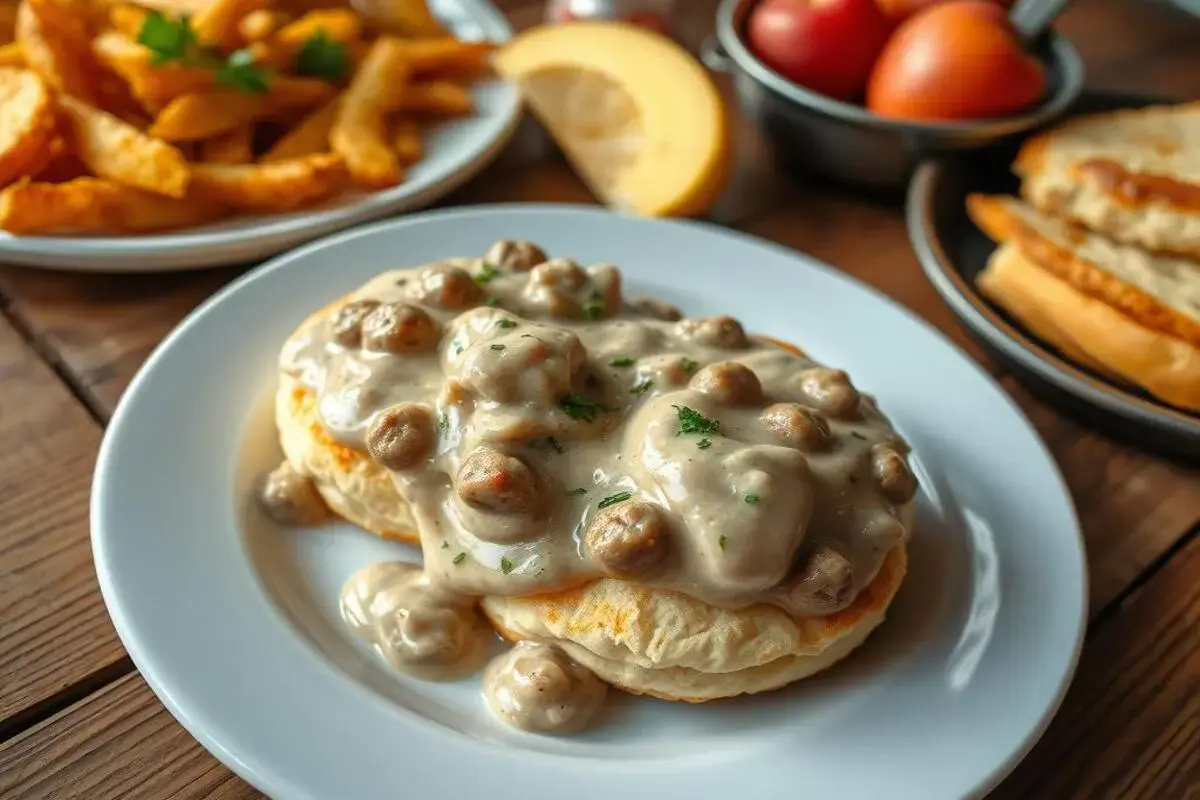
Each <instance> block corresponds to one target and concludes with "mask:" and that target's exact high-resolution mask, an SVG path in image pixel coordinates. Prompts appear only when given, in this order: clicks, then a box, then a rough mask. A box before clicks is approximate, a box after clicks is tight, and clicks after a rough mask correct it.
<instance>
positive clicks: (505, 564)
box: [500, 556, 513, 575]
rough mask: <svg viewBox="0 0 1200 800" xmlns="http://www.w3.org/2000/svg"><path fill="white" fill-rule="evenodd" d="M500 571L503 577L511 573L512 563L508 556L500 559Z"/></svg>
mask: <svg viewBox="0 0 1200 800" xmlns="http://www.w3.org/2000/svg"><path fill="white" fill-rule="evenodd" d="M500 571H501V572H503V573H504V574H505V575H507V574H508V573H510V572H512V571H513V562H512V560H511V559H510V558H509V557H508V556H501V557H500Z"/></svg>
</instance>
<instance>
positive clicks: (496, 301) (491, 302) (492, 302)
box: [483, 297, 500, 308]
mask: <svg viewBox="0 0 1200 800" xmlns="http://www.w3.org/2000/svg"><path fill="white" fill-rule="evenodd" d="M483 304H484V305H485V306H488V307H489V308H495V307H496V306H498V305H500V298H499V297H489V298H488V299H487V300H484V301H483Z"/></svg>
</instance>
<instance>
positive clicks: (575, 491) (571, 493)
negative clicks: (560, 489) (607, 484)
mask: <svg viewBox="0 0 1200 800" xmlns="http://www.w3.org/2000/svg"><path fill="white" fill-rule="evenodd" d="M581 494H587V489H585V488H583V487H582V486H580V487H579V488H578V489H572V490H571V491H569V492H567V497H578V496H579V495H581Z"/></svg>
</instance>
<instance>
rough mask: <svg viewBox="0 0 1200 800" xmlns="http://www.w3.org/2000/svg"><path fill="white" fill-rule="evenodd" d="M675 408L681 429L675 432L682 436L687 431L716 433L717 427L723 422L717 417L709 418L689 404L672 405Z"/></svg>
mask: <svg viewBox="0 0 1200 800" xmlns="http://www.w3.org/2000/svg"><path fill="white" fill-rule="evenodd" d="M671 408H673V409H675V413H676V414H677V415H678V416H679V430H677V431H676V432H675V435H676V436H682V435H683V434H685V433H716V432H717V428H719V427H721V423H720V422H719V421H717V420H715V419H709V418H708V417H706V416H704V415H703V414H701V413H700V412H699V411H697V410H696V409H694V408H688V407H687V406H671Z"/></svg>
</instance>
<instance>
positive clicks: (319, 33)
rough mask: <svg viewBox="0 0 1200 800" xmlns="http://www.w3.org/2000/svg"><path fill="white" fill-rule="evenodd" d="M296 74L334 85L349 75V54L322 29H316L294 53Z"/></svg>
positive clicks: (342, 45) (343, 46)
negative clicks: (321, 79)
mask: <svg viewBox="0 0 1200 800" xmlns="http://www.w3.org/2000/svg"><path fill="white" fill-rule="evenodd" d="M296 74H297V75H306V76H309V77H313V78H324V79H325V80H327V81H332V82H335V83H336V82H337V81H340V80H341V79H342V78H345V77H346V76H347V75H349V74H350V52H349V50H348V49H347V48H346V45H344V44H342V43H341V42H339V41H336V40H334V39H331V38H330V37H329V34H328V33H326V31H325V29H324V28H317V30H316V33H314V34H313V35H312V36H310V37H308V40H307V41H306V42H305V43H304V45H303V46H302V47H301V48H300V52H298V53H296Z"/></svg>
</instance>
